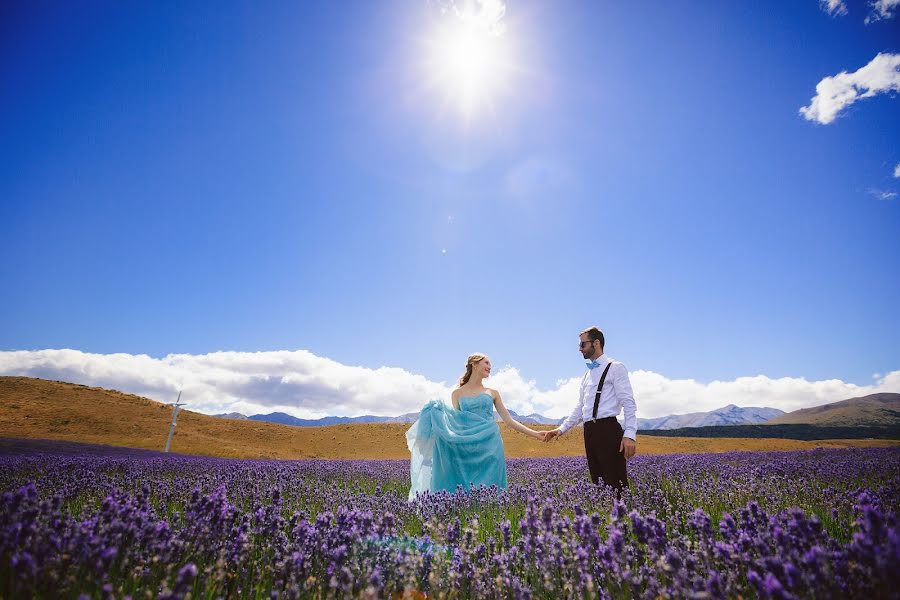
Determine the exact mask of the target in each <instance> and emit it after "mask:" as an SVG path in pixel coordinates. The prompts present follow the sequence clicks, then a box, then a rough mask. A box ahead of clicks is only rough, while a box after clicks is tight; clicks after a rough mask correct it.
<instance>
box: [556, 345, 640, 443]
mask: <svg viewBox="0 0 900 600" xmlns="http://www.w3.org/2000/svg"><path fill="white" fill-rule="evenodd" d="M596 361H597V362H598V363H600V366H599V367H596V368H594V369H588V372H587V373H585V374H584V377H582V378H581V387H580V389H579V394H578V404H577V405H576V406H575V408H574V409H572V414H570V415H569V416H568V418H567V419H566V420H565V421H563V424H562V425H560V426H559V429H560V435H562V434H563V433H565V432H567V431H568V430H570V429H572V427H574V426H575V425H577V424H578V423H581V422H584V421H590V420H591V418H592V417H593V412H594V396H595V395H596V394H597V385H598V384H599V383H600V377H602V376H603V370H604V369H606V365H607V364H608V363H612V366H610V367H609V373H607V374H606V381H604V382H603V393H602V394H600V404H598V406H597V418H598V419H603V418H604V417H618V416H619V412H621V411H622V410H624V411H625V427H623V429H624V430H625V437H627V438H631V439H632V440H634V439H636V436H637V404H635V402H634V392H632V391H631V381H629V380H628V369H626V368H625V365H623V364H622V363H620V362H618V361H615V360H613V359H611V358H609V357H608V356H606V354H603V355H601V356H600V358H597V359H596Z"/></svg>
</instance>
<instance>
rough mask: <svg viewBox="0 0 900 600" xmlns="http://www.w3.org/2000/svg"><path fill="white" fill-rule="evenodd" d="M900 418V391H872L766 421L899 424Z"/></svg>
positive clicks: (864, 424) (776, 422) (823, 423)
mask: <svg viewBox="0 0 900 600" xmlns="http://www.w3.org/2000/svg"><path fill="white" fill-rule="evenodd" d="M898 422H900V394H891V393H883V394H870V395H869V396H862V397H860V398H850V399H849V400H841V401H840V402H832V403H830V404H823V405H822V406H814V407H812V408H802V409H800V410H795V411H793V412H789V413H787V414H784V415H781V416H780V417H775V418H774V419H772V420H770V421H766V423H765V424H766V425H779V424H787V423H808V424H810V425H837V426H845V427H853V426H869V427H871V426H875V425H896V424H897V423H898Z"/></svg>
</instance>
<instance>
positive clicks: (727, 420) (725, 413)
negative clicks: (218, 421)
mask: <svg viewBox="0 0 900 600" xmlns="http://www.w3.org/2000/svg"><path fill="white" fill-rule="evenodd" d="M509 414H510V416H512V418H513V419H515V420H516V421H518V422H519V423H523V424H525V425H559V424H560V423H562V422H563V421H564V420H565V419H564V418H563V419H551V418H549V417H545V416H543V415H540V414H537V413H532V414H530V415H520V414H518V413H516V412H515V411H512V410H510V411H509ZM783 414H785V413H784V411H782V410H778V409H777V408H755V407H749V408H741V407H738V406H735V405H734V404H729V405H728V406H725V407H722V408H718V409H716V410H713V411H709V412H698V413H690V414H686V415H669V416H667V417H657V418H655V419H638V429H640V430H647V429H678V428H681V427H708V426H711V425H755V424H758V423H764V422H766V421H768V420H769V419H772V418H774V417H777V416H780V415H783ZM215 416H217V417H222V418H226V419H249V420H251V421H266V422H268V423H280V424H282V425H296V426H299V427H321V426H325V425H345V424H350V423H413V422H415V420H416V419H418V418H419V413H417V412H414V413H406V414H402V415H400V416H397V417H379V416H375V415H363V416H361V417H322V418H320V419H299V418H297V417H294V416H292V415H289V414H286V413H283V412H273V413H269V414H265V415H262V414H260V415H252V416H249V417H248V416H245V415H242V414H240V413H226V414H220V415H215ZM494 416H495V417H496V418H497V420H500V415H497V414H496V413H494Z"/></svg>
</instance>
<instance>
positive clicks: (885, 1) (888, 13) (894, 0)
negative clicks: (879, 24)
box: [866, 0, 900, 25]
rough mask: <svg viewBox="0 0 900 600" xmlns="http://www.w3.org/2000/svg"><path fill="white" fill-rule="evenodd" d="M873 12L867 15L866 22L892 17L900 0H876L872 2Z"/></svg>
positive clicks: (899, 4)
mask: <svg viewBox="0 0 900 600" xmlns="http://www.w3.org/2000/svg"><path fill="white" fill-rule="evenodd" d="M869 6H870V7H871V8H872V12H870V13H869V15H868V16H867V17H866V24H867V25H868V24H869V23H873V22H875V21H880V20H882V19H890V18H891V17H893V16H894V10H896V8H897V7H898V6H900V0H875V1H874V2H872V3H870V4H869Z"/></svg>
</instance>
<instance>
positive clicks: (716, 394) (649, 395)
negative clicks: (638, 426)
mask: <svg viewBox="0 0 900 600" xmlns="http://www.w3.org/2000/svg"><path fill="white" fill-rule="evenodd" d="M0 374H3V375H24V376H29V377H41V378H44V379H58V380H62V381H69V382H72V383H80V384H84V385H92V386H99V387H104V388H109V389H116V390H121V391H123V392H128V393H133V394H138V395H141V396H146V397H149V398H152V399H154V400H158V401H160V402H172V401H173V400H174V399H175V397H176V395H177V393H178V390H179V389H183V390H184V394H183V396H182V400H183V401H184V402H187V403H188V408H189V409H190V410H194V411H197V412H203V413H207V414H216V413H224V412H232V411H235V412H241V413H244V414H256V413H263V412H272V411H276V410H277V411H282V412H286V413H289V414H292V415H295V416H297V417H301V418H318V417H323V416H326V415H340V416H358V415H363V414H375V415H388V416H393V415H399V414H402V413H406V412H413V411H417V410H418V409H419V408H421V406H422V405H423V404H424V403H425V402H426V401H427V400H429V399H431V398H440V399H443V400H445V401H449V397H450V392H451V390H452V383H451V384H447V383H445V382H433V381H429V380H427V379H426V378H425V377H423V376H421V375H416V374H414V373H410V372H408V371H405V370H403V369H399V368H393V367H381V368H378V369H370V368H367V367H355V366H348V365H343V364H341V363H338V362H336V361H333V360H330V359H327V358H322V357H319V356H316V355H314V354H312V353H310V352H307V351H305V350H297V351H279V352H215V353H212V354H204V355H190V354H170V355H168V356H166V357H164V358H152V357H149V356H146V355H131V354H89V353H86V352H80V351H78V350H37V351H17V352H0ZM579 380H580V377H573V378H568V379H561V380H559V381H557V382H556V387H555V388H553V389H550V390H541V389H538V387H537V385H536V384H535V382H534V381H533V380H527V379H525V378H523V377H522V375H521V373H519V371H518V369H516V368H515V367H511V366H507V367H503V368H501V369H498V370H497V371H495V373H494V375H493V376H492V377H491V379H490V380H489V382H488V385H489V386H490V387H493V388H495V389H498V390H500V392H501V394H502V396H503V399H504V402H505V403H506V405H507V406H508V407H509V408H511V409H513V410H514V411H516V412H518V413H520V414H530V413H532V412H538V413H541V414H543V415H545V416H548V417H557V418H558V417H562V416H565V415H567V414H568V413H569V412H570V410H571V409H572V406H573V405H574V403H575V401H576V398H577V395H578V384H579ZM631 381H632V385H633V387H634V391H635V398H636V399H637V403H638V416H640V417H647V418H650V417H659V416H665V415H669V414H678V413H686V412H696V411H706V410H712V409H715V408H720V407H722V406H725V405H726V404H736V405H738V406H769V407H773V408H780V409H782V410H786V411H790V410H795V409H798V408H805V407H808V406H815V405H818V404H825V403H828V402H834V401H837V400H844V399H846V398H852V397H854V396H863V395H866V394H872V393H876V392H900V371H893V372H890V373H888V374H886V375H884V376H883V377H876V378H875V383H873V384H872V385H866V386H860V385H856V384H853V383H846V382H843V381H840V380H837V379H830V380H825V381H807V380H806V379H803V378H791V377H784V378H781V379H771V378H769V377H766V376H765V375H757V376H754V377H740V378H738V379H736V380H734V381H713V382H710V383H700V382H697V381H694V380H692V379H669V378H667V377H665V376H663V375H660V374H658V373H653V372H651V371H634V372H633V373H632V374H631Z"/></svg>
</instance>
